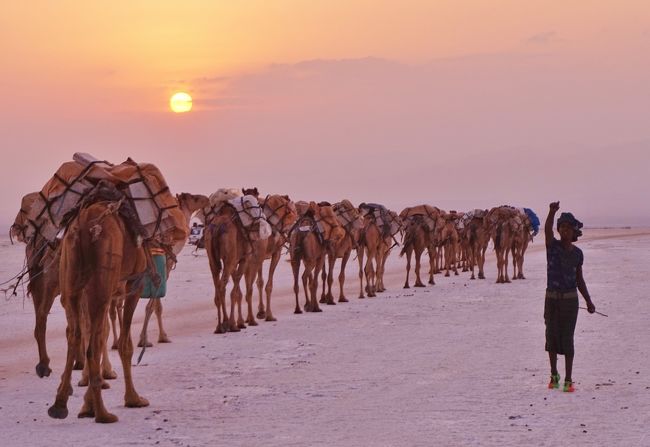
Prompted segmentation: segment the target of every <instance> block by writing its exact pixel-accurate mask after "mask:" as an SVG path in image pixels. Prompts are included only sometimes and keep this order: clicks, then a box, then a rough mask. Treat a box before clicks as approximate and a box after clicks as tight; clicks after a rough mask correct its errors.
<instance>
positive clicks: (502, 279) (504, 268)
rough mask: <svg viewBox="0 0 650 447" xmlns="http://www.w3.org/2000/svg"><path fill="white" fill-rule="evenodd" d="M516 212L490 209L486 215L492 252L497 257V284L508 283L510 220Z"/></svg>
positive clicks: (510, 240)
mask: <svg viewBox="0 0 650 447" xmlns="http://www.w3.org/2000/svg"><path fill="white" fill-rule="evenodd" d="M516 213H517V211H516V210H515V209H514V208H512V207H508V206H501V207H495V208H492V209H491V210H490V211H489V212H488V215H487V220H488V222H489V226H490V236H491V237H492V240H493V241H494V250H495V251H496V255H497V280H496V282H497V284H502V283H509V282H510V278H509V276H508V256H509V254H510V250H511V248H512V237H513V228H512V225H513V224H512V222H511V220H512V218H513V217H515V216H516Z"/></svg>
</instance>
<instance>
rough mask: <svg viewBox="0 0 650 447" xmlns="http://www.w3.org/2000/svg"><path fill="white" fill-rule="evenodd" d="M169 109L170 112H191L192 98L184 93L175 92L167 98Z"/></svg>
mask: <svg viewBox="0 0 650 447" xmlns="http://www.w3.org/2000/svg"><path fill="white" fill-rule="evenodd" d="M169 107H170V108H171V109H172V112H176V113H185V112H189V111H190V110H192V97H191V96H190V95H189V94H187V93H185V92H177V93H174V94H173V95H172V97H171V98H169Z"/></svg>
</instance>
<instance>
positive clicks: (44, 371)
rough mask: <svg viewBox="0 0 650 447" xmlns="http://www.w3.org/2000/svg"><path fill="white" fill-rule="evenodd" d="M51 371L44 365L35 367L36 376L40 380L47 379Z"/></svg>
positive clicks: (40, 364)
mask: <svg viewBox="0 0 650 447" xmlns="http://www.w3.org/2000/svg"><path fill="white" fill-rule="evenodd" d="M51 372H52V369H51V368H50V367H49V366H47V365H45V364H44V363H39V364H38V365H36V375H37V376H38V377H40V378H43V377H49V376H50V373H51Z"/></svg>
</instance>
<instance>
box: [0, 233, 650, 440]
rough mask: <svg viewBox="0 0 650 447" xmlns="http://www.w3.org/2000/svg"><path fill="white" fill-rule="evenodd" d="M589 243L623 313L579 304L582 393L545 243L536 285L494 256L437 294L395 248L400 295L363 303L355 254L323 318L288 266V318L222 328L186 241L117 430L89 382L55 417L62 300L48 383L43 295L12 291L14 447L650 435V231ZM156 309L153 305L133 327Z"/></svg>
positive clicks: (590, 236)
mask: <svg viewBox="0 0 650 447" xmlns="http://www.w3.org/2000/svg"><path fill="white" fill-rule="evenodd" d="M579 246H580V247H581V248H582V249H583V250H584V253H585V267H584V271H585V276H586V280H587V284H588V286H589V289H590V291H591V294H592V297H593V300H594V303H595V304H596V306H597V309H598V310H599V311H602V312H604V313H606V314H609V317H608V318H605V317H601V316H597V315H588V314H587V313H586V311H580V316H579V319H578V326H577V329H576V360H575V366H574V370H575V371H574V379H575V380H576V381H577V391H576V392H575V393H574V394H567V393H562V392H560V391H550V390H548V389H547V388H546V384H547V381H548V374H549V368H548V360H547V355H546V352H544V322H543V318H542V314H543V294H544V288H545V281H546V273H545V256H544V250H543V239H542V238H541V237H538V238H537V239H536V241H535V243H534V244H533V246H532V247H531V249H530V250H529V252H528V256H527V258H526V265H525V273H526V276H527V278H528V279H526V280H524V281H515V282H513V283H512V284H507V285H498V284H494V278H495V273H496V266H495V263H494V257H493V256H492V255H490V257H489V258H488V263H487V268H486V273H487V276H488V279H487V280H485V281H470V280H469V275H468V274H465V273H463V274H461V275H460V276H458V277H454V276H452V277H450V278H444V277H443V276H441V275H436V282H437V284H436V285H435V286H429V287H427V288H425V289H413V288H412V289H409V290H404V289H402V285H403V282H404V265H405V262H404V260H403V259H400V258H398V256H397V254H396V253H394V254H393V255H392V256H391V259H390V261H389V266H388V274H387V277H386V285H387V287H388V291H387V292H385V293H384V294H381V295H380V296H379V297H377V298H374V299H365V300H359V299H357V295H358V280H357V267H356V261H354V262H352V263H351V264H350V266H349V268H348V275H347V276H348V281H347V286H346V292H347V296H348V298H349V299H350V303H347V304H339V305H337V306H323V309H324V312H323V313H320V314H303V315H294V314H293V313H292V312H293V306H294V304H293V303H294V298H293V293H292V289H291V286H292V279H291V273H290V269H289V265H288V263H286V262H281V266H280V269H279V271H278V274H277V276H276V280H275V284H276V290H275V294H274V301H273V306H274V312H275V315H276V317H277V318H278V321H277V322H275V323H266V322H260V325H259V326H257V327H251V328H248V329H246V330H244V331H242V332H241V333H238V334H226V335H215V334H213V333H212V332H213V330H214V328H215V324H216V321H215V317H216V309H215V308H214V305H213V302H212V297H213V287H212V280H211V278H210V272H209V267H208V263H207V258H206V257H205V254H204V253H203V254H201V255H200V256H198V257H195V256H193V255H192V254H191V249H186V250H185V251H184V252H183V253H182V254H181V256H180V258H179V264H178V267H177V269H176V271H175V272H173V276H172V277H171V278H170V282H169V289H168V296H167V297H166V298H164V305H165V313H164V317H165V322H166V330H167V332H168V334H169V336H170V337H171V339H172V341H173V342H172V343H171V344H167V345H158V344H156V345H155V346H154V347H153V348H151V349H148V350H147V352H146V353H145V357H144V359H143V362H142V364H141V365H140V366H137V367H135V368H134V369H133V370H134V379H135V385H136V388H137V390H138V391H139V393H140V394H142V395H143V396H144V397H146V398H148V399H149V400H150V402H151V405H150V406H149V407H147V408H141V409H128V408H124V406H123V400H122V399H123V392H124V384H123V382H122V373H121V365H120V364H119V359H118V356H117V353H116V352H114V351H113V352H112V353H111V356H112V361H113V364H114V367H115V369H116V371H117V372H118V375H119V377H118V379H117V380H115V381H112V382H111V384H112V388H111V389H110V390H108V391H106V392H104V393H103V395H104V399H105V403H106V405H107V407H108V409H109V411H112V412H114V413H115V414H117V415H118V416H119V418H120V421H119V422H118V423H116V424H112V425H108V426H107V425H100V424H95V423H94V422H93V421H92V420H89V419H77V418H76V414H77V412H78V411H79V409H80V407H81V399H82V395H83V394H82V393H83V390H81V389H79V388H77V387H75V393H74V395H73V396H72V397H71V398H70V402H69V409H70V416H69V417H68V419H66V420H63V421H61V420H54V419H50V418H49V417H48V416H47V408H48V406H49V405H51V403H52V402H53V399H54V396H55V392H56V387H57V386H58V381H59V376H60V374H61V371H62V367H63V360H64V349H65V338H64V333H65V316H64V313H63V310H62V308H61V305H60V304H59V301H58V299H57V301H56V302H55V304H54V306H53V309H52V313H51V315H50V319H49V328H48V348H49V351H50V357H51V358H52V364H51V366H52V368H53V370H54V371H53V373H52V375H51V376H50V377H49V378H44V379H39V378H38V377H37V376H36V374H35V372H34V366H35V364H36V362H37V350H36V343H35V341H34V340H33V337H32V331H33V321H34V320H33V313H34V311H33V307H32V303H31V300H30V299H29V298H25V299H23V298H22V297H18V298H16V297H14V298H11V299H8V300H2V301H0V433H2V439H3V441H2V444H3V445H21V446H22V445H66V444H67V445H89V446H90V445H111V446H122V445H181V446H196V445H211V446H214V445H225V444H228V445H233V446H238V445H264V446H276V445H277V446H398V445H399V446H420V445H421V446H431V445H439V446H478V445H481V446H483V445H485V446H490V445H499V446H522V445H535V446H558V445H580V446H603V445H608V446H647V445H650V436H649V435H647V433H650V430H649V429H648V426H649V425H650V424H649V423H650V355H648V346H650V332H649V331H648V321H649V320H650V302H649V298H648V285H649V280H648V278H650V231H649V230H643V229H632V230H587V231H586V234H585V238H584V239H583V240H582V241H581V242H580V244H579ZM23 254H24V246H22V245H15V246H11V245H10V244H9V242H8V241H6V240H2V241H1V243H0V259H2V265H1V266H0V279H5V278H9V277H11V276H12V275H13V274H14V273H15V272H16V271H18V270H19V269H20V267H21V266H22V262H23ZM301 302H302V296H301ZM143 310H144V303H141V304H140V306H139V308H138V311H137V318H136V322H135V327H134V329H135V331H134V332H136V333H137V332H138V331H139V330H140V325H141V319H142V314H143ZM150 338H153V339H154V340H155V339H156V338H157V330H156V329H155V325H154V326H153V328H152V330H151V332H150ZM138 353H139V350H138V351H136V355H137V354H138ZM560 360H561V361H560V365H561V366H562V367H561V368H560V372H561V374H562V375H563V373H564V371H563V370H564V368H563V363H562V358H561V359H560ZM78 377H79V372H78V371H76V372H75V374H74V375H73V381H74V383H76V381H77V380H78Z"/></svg>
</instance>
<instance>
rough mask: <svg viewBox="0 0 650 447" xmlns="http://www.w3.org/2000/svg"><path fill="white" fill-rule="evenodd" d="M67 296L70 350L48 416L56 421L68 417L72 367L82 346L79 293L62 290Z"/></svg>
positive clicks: (67, 331) (67, 335)
mask: <svg viewBox="0 0 650 447" xmlns="http://www.w3.org/2000/svg"><path fill="white" fill-rule="evenodd" d="M63 294H65V295H66V296H65V302H66V306H65V314H66V319H67V321H68V326H67V328H66V339H67V343H68V350H67V354H66V361H65V368H64V369H63V374H61V383H60V384H59V388H58V389H57V392H56V399H55V401H54V404H53V405H52V406H51V407H50V408H49V409H48V410H47V414H48V415H49V416H50V417H51V418H54V419H65V418H67V417H68V398H69V396H70V395H71V394H72V383H71V380H72V367H73V363H74V360H75V357H76V355H77V352H78V351H79V346H80V345H81V327H80V326H79V298H80V297H79V295H80V293H79V292H77V293H76V294H73V293H72V291H70V292H67V291H65V290H62V298H63Z"/></svg>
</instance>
